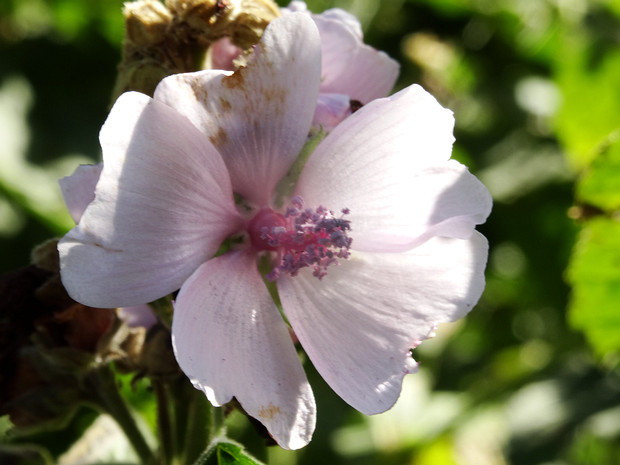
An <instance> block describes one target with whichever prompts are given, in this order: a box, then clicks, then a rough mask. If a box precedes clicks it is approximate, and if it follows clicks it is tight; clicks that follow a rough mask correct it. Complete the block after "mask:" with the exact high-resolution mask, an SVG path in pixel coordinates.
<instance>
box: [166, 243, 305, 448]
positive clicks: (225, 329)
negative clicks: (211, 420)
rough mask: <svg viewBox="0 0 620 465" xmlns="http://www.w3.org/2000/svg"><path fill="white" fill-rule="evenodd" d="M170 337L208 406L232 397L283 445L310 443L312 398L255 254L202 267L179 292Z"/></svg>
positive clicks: (223, 257) (221, 258) (231, 255)
mask: <svg viewBox="0 0 620 465" xmlns="http://www.w3.org/2000/svg"><path fill="white" fill-rule="evenodd" d="M172 337H173V345H174V350H175V354H176V357H177V360H178V361H179V365H180V366H181V369H182V370H183V371H184V372H185V374H186V375H187V376H188V377H189V378H190V379H191V381H192V383H193V384H194V386H195V387H196V388H198V389H201V390H202V391H204V392H205V394H206V395H207V397H208V399H209V400H210V401H211V403H213V405H215V406H219V405H222V404H225V403H226V402H229V401H230V400H231V399H232V398H233V397H235V398H236V399H237V400H238V401H239V403H240V404H241V406H242V407H243V409H244V410H245V411H246V412H247V413H248V414H250V415H251V416H253V417H254V418H256V419H258V420H259V421H260V422H261V423H263V424H264V425H265V426H266V427H267V429H268V430H269V432H270V433H271V435H272V436H273V437H274V438H275V440H276V441H277V442H278V444H280V446H282V447H284V448H287V449H297V448H300V447H303V446H304V445H306V444H307V443H308V442H309V441H310V438H311V436H312V432H313V431H314V425H315V404H314V396H313V395H312V391H311V389H310V385H309V384H308V381H307V379H306V375H305V373H304V371H303V368H302V366H301V363H300V361H299V358H298V357H297V352H296V351H295V348H294V346H293V343H292V340H291V337H290V334H289V332H288V329H287V326H286V325H285V324H284V322H283V320H282V317H281V316H280V314H279V312H278V310H277V308H276V306H275V304H274V303H273V299H272V298H271V296H270V295H269V293H268V291H267V288H266V287H265V284H264V283H263V280H262V278H261V276H260V275H259V273H258V270H257V268H256V258H255V255H252V254H248V253H243V252H231V253H227V254H224V255H221V256H219V257H216V258H214V259H212V260H209V261H208V262H207V263H205V264H204V265H203V266H201V267H200V268H199V269H198V270H197V271H196V272H195V273H194V274H193V275H192V276H191V277H190V278H189V279H188V280H187V282H186V283H185V284H184V285H183V287H182V288H181V292H180V293H179V295H178V298H177V301H176V304H175V313H174V318H173V323H172Z"/></svg>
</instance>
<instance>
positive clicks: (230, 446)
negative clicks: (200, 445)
mask: <svg viewBox="0 0 620 465" xmlns="http://www.w3.org/2000/svg"><path fill="white" fill-rule="evenodd" d="M217 463H218V465H261V463H260V462H258V461H257V460H255V459H254V458H252V457H250V456H249V455H248V454H247V453H246V452H245V451H244V450H243V448H242V447H241V446H238V445H237V444H234V443H232V442H221V443H219V444H218V445H217Z"/></svg>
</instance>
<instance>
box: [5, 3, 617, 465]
mask: <svg viewBox="0 0 620 465" xmlns="http://www.w3.org/2000/svg"><path fill="white" fill-rule="evenodd" d="M307 3H308V6H309V7H310V9H311V10H313V11H314V12H320V11H323V10H324V9H326V8H331V7H334V6H338V7H341V8H344V9H346V10H348V11H350V12H352V13H354V14H356V15H357V16H358V17H359V18H360V20H361V22H362V25H363V28H364V31H365V38H366V42H368V43H370V44H372V45H373V46H375V47H376V48H378V49H381V50H385V51H386V52H387V53H388V54H389V55H391V56H392V57H394V58H395V59H397V60H398V61H399V62H400V63H401V65H402V72H401V76H400V79H399V81H398V84H397V87H398V88H402V87H404V86H407V85H409V84H412V83H420V84H422V85H423V86H424V87H425V88H427V90H429V91H431V92H432V93H433V94H434V95H435V96H436V97H437V98H438V100H439V101H440V102H441V103H442V104H443V105H444V106H447V107H449V108H451V109H452V110H453V111H454V112H455V115H456V129H455V132H456V140H457V141H456V146H455V151H454V153H455V157H456V158H457V159H459V160H461V161H463V162H464V163H466V164H467V165H468V166H469V167H470V169H471V171H472V172H474V173H475V174H476V175H477V176H478V177H479V178H480V179H481V180H482V181H483V182H484V183H485V184H486V185H487V187H488V188H489V190H490V191H491V193H492V195H493V197H494V199H495V205H494V209H493V213H492V215H491V217H490V218H489V220H488V222H487V223H486V224H485V225H483V226H482V227H480V230H481V231H482V232H483V233H484V234H485V235H486V236H487V238H488V239H489V242H490V245H491V251H490V257H489V265H488V269H487V288H486V291H485V294H484V296H483V298H482V300H481V301H480V303H479V305H478V306H477V308H476V309H475V310H474V311H473V312H472V313H471V314H470V315H469V316H468V317H467V318H466V319H465V320H463V321H461V322H458V323H456V324H452V325H444V326H442V327H440V328H439V331H438V336H437V338H435V339H433V340H431V341H428V342H425V343H424V344H422V346H420V347H419V348H418V349H416V350H415V357H416V359H417V360H419V361H421V369H420V373H419V374H417V375H414V376H409V377H407V378H406V380H405V385H404V389H403V394H402V396H401V399H400V400H399V402H398V403H397V405H396V407H394V409H393V410H391V411H390V412H388V413H385V414H383V415H378V416H374V417H365V416H363V415H361V414H358V413H357V412H355V411H353V409H351V408H350V407H348V406H347V405H346V404H344V402H343V401H341V400H340V399H339V398H338V397H337V396H335V395H334V394H333V393H332V392H331V391H330V389H329V388H328V387H327V386H326V385H325V384H324V383H323V381H322V380H321V379H320V378H319V377H318V376H317V375H316V374H315V373H314V372H313V370H312V368H311V367H310V366H308V367H307V368H308V371H309V372H310V377H311V382H312V383H313V387H314V389H315V393H316V396H317V402H318V424H317V430H316V433H315V436H314V439H313V441H312V442H311V443H310V445H309V446H307V447H306V448H305V449H303V450H301V451H297V452H286V451H282V450H280V449H277V448H270V449H269V450H267V451H264V450H261V449H260V447H258V446H256V448H255V449H252V448H253V446H252V445H250V449H251V450H253V452H254V453H256V454H257V455H259V456H260V458H263V459H265V460H266V461H267V462H268V463H270V464H274V465H284V464H300V465H301V464H307V465H310V464H318V463H322V464H356V465H364V464H398V465H400V464H402V465H405V464H411V465H437V464H439V465H504V464H513V465H538V464H540V465H542V464H545V465H564V464H584V465H586V464H587V465H609V464H612V465H613V464H620V442H619V440H620V376H619V372H618V361H619V358H618V349H619V348H620V213H619V211H620V143H619V142H618V139H619V138H620V132H618V130H620V1H614V0H590V1H588V0H390V1H389V2H388V1H383V2H381V1H379V0H341V1H336V0H334V1H328V0H325V1H320V0H316V1H308V2H307ZM281 4H282V5H284V4H285V2H281ZM121 5H122V2H121V1H120V0H3V1H2V2H0V251H1V255H0V271H2V272H4V271H8V270H11V269H16V268H19V267H22V266H24V265H26V264H28V262H29V254H30V250H31V249H32V247H33V246H34V245H36V244H38V243H40V242H42V241H44V240H46V239H48V238H50V237H53V236H58V235H62V234H63V233H64V232H66V231H67V230H68V229H69V228H70V227H71V226H72V221H71V219H70V217H69V215H68V214H67V213H66V212H65V210H64V206H63V203H62V200H61V196H60V192H59V190H58V187H57V184H56V181H57V179H58V178H59V177H62V176H65V175H68V174H70V173H71V172H72V171H73V169H74V168H75V166H76V165H77V164H78V163H88V162H94V161H97V160H99V157H100V149H99V145H98V139H97V137H98V132H99V128H100V126H101V124H102V123H103V121H104V119H105V117H106V114H107V110H108V106H109V104H110V101H109V100H110V94H111V90H112V87H113V84H114V79H115V74H116V65H117V63H118V62H119V60H120V49H121V43H122V37H123V23H122V17H121V14H120V8H121ZM144 395H146V396H148V393H147V394H144ZM144 395H143V396H144ZM145 402H146V404H145V405H146V407H143V408H146V409H148V408H149V405H152V404H150V403H149V402H148V399H147V400H144V399H142V403H143V404H144V403H145ZM84 415H87V414H84ZM78 420H79V419H78ZM91 420H92V418H90V419H89V420H88V421H91ZM233 420H234V421H233V425H232V426H231V428H232V431H233V434H236V435H238V437H240V438H242V439H243V440H246V439H247V438H251V437H252V433H251V431H250V429H249V428H248V426H247V422H244V420H243V419H240V418H238V419H236V420H235V419H233ZM76 421H77V420H76ZM88 421H87V422H86V424H87V423H88ZM74 423H76V422H74ZM77 423H78V424H84V422H82V423H80V422H79V421H77ZM71 427H72V428H73V429H74V431H75V428H76V426H75V424H73V425H72V426H71ZM78 430H79V428H78ZM50 434H51V433H50ZM75 434H76V433H75V432H73V433H66V434H64V435H62V434H56V436H54V442H53V444H54V446H53V447H52V455H54V456H57V455H58V454H61V453H62V452H64V451H65V450H66V449H67V448H68V447H69V446H70V441H71V439H72V438H73V437H74V435H75ZM36 440H37V441H39V442H41V443H45V442H46V441H45V439H44V438H43V437H42V436H40V437H38V438H37V439H36ZM248 440H250V439H248ZM1 441H3V442H16V443H26V442H28V441H31V439H29V438H19V437H14V436H11V435H4V436H2V439H1ZM250 441H251V440H250ZM48 442H49V441H48Z"/></svg>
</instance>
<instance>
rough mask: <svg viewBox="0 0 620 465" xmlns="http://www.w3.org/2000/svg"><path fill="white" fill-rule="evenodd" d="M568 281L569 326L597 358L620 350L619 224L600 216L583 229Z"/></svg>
mask: <svg viewBox="0 0 620 465" xmlns="http://www.w3.org/2000/svg"><path fill="white" fill-rule="evenodd" d="M568 279H569V282H570V284H571V285H572V286H573V294H572V301H571V308H570V315H569V317H570V323H571V324H572V326H573V327H574V328H577V329H580V330H582V331H584V332H585V334H586V336H587V338H588V340H589V341H590V343H591V345H592V347H593V348H594V349H595V351H596V352H597V353H599V354H600V355H605V354H607V353H608V352H610V351H616V350H618V349H620V311H619V309H620V222H618V221H616V220H613V219H610V218H607V217H604V216H601V217H598V218H595V219H593V220H591V221H589V222H588V224H587V225H586V226H584V228H583V230H582V231H581V233H580V235H579V239H578V241H577V244H576V245H575V249H574V251H573V256H572V260H571V263H570V265H569V269H568Z"/></svg>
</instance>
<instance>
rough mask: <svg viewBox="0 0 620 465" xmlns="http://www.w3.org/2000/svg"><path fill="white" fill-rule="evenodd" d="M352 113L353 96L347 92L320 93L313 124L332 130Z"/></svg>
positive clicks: (325, 129)
mask: <svg viewBox="0 0 620 465" xmlns="http://www.w3.org/2000/svg"><path fill="white" fill-rule="evenodd" d="M349 115H351V98H350V97H349V96H348V95H345V94H319V99H318V101H317V102H316V110H315V112H314V119H313V120H312V126H314V127H316V128H317V129H318V128H322V129H323V130H324V131H327V132H329V131H331V130H332V129H334V128H335V127H336V126H338V124H340V123H341V122H342V121H343V120H344V119H345V118H346V117H347V116H349Z"/></svg>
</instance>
